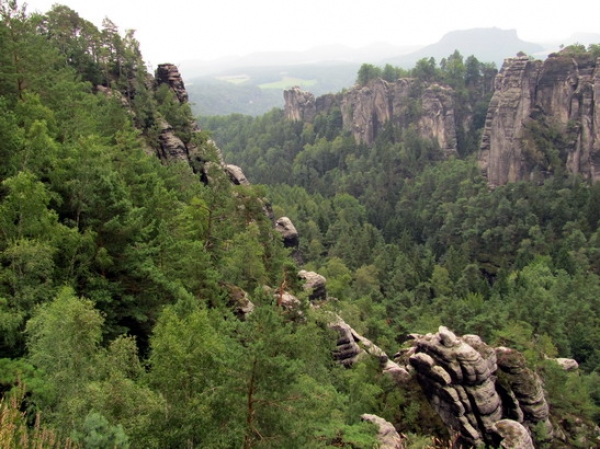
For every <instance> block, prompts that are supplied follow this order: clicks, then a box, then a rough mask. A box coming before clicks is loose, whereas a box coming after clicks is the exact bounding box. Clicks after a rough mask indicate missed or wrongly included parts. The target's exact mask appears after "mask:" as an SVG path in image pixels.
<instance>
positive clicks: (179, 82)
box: [155, 63, 188, 103]
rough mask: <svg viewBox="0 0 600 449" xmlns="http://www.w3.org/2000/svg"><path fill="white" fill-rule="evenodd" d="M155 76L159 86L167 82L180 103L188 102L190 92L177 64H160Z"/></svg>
mask: <svg viewBox="0 0 600 449" xmlns="http://www.w3.org/2000/svg"><path fill="white" fill-rule="evenodd" d="M155 77H156V82H157V83H158V85H159V86H160V85H161V84H167V85H168V86H169V88H170V89H171V90H172V91H173V92H174V93H175V95H177V98H178V99H179V102H180V103H187V101H188V93H187V90H186V89H185V85H184V84H183V79H182V78H181V73H180V72H179V69H178V68H177V66H176V65H174V64H170V63H165V64H159V66H158V68H157V69H156V74H155Z"/></svg>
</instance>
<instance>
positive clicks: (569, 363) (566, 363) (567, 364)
mask: <svg viewBox="0 0 600 449" xmlns="http://www.w3.org/2000/svg"><path fill="white" fill-rule="evenodd" d="M551 360H554V361H555V362H556V363H557V364H558V366H560V367H561V368H562V369H563V370H565V371H576V370H578V369H579V363H577V360H574V359H566V358H563V357H558V358H556V359H551Z"/></svg>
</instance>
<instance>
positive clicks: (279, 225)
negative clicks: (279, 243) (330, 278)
mask: <svg viewBox="0 0 600 449" xmlns="http://www.w3.org/2000/svg"><path fill="white" fill-rule="evenodd" d="M275 230H276V231H277V232H279V233H280V234H281V237H282V238H283V245H284V246H285V247H286V248H297V247H298V243H299V241H298V231H297V230H296V227H295V226H294V223H292V220H290V219H289V218H288V217H281V218H278V219H277V220H276V221H275ZM323 279H324V278H323ZM311 288H312V287H311Z"/></svg>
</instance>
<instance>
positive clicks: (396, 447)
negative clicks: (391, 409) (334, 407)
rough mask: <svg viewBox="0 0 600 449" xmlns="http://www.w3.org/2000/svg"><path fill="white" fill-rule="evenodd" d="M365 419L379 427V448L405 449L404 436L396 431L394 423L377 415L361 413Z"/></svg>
mask: <svg viewBox="0 0 600 449" xmlns="http://www.w3.org/2000/svg"><path fill="white" fill-rule="evenodd" d="M360 417H361V419H362V420H363V421H367V422H370V423H373V424H375V425H376V426H377V428H378V429H379V430H378V432H377V439H378V440H379V449H403V447H404V446H403V445H402V438H401V437H400V435H399V434H398V432H396V429H395V428H394V426H393V425H392V423H390V422H388V421H386V420H385V419H383V418H380V417H379V416H377V415H371V414H368V413H365V414H363V415H360Z"/></svg>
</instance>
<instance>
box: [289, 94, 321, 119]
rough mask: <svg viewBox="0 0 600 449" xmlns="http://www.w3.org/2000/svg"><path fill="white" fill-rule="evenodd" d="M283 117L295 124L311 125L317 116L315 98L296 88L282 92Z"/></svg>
mask: <svg viewBox="0 0 600 449" xmlns="http://www.w3.org/2000/svg"><path fill="white" fill-rule="evenodd" d="M283 98H284V99H285V107H284V114H285V117H286V118H288V119H290V120H293V121H295V122H307V123H311V122H312V121H313V119H314V118H315V116H316V115H317V105H316V101H315V96H314V95H313V94H311V93H310V92H304V91H302V90H301V89H300V88H299V87H298V86H294V87H292V88H291V89H289V90H284V91H283Z"/></svg>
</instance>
